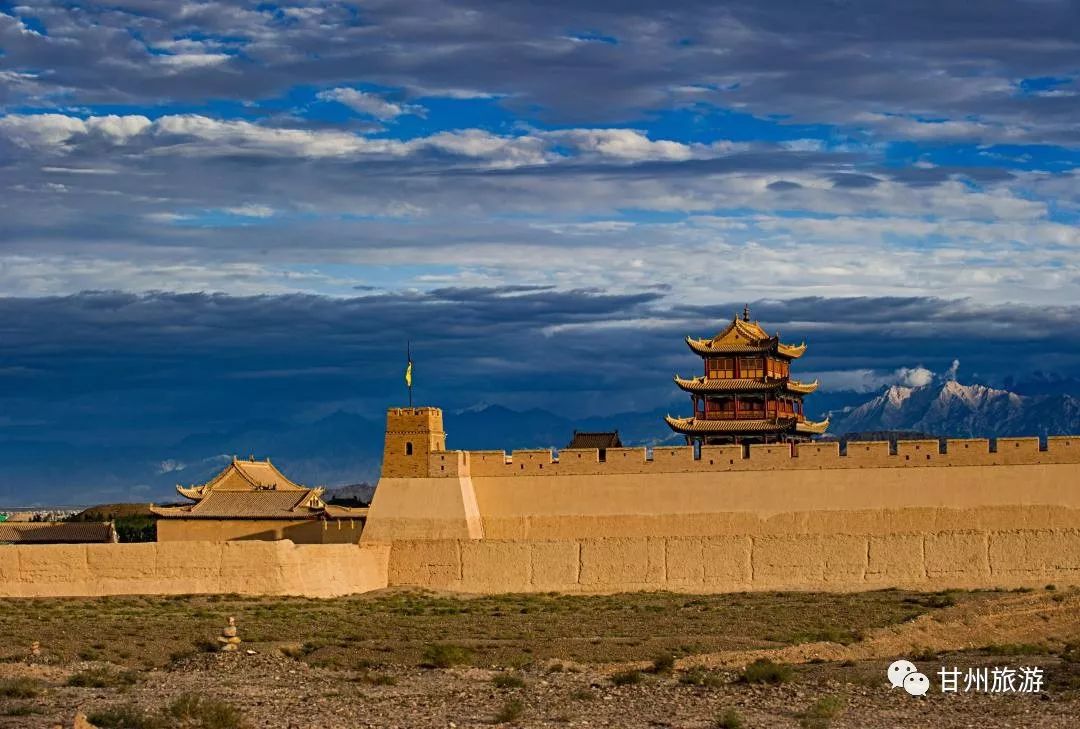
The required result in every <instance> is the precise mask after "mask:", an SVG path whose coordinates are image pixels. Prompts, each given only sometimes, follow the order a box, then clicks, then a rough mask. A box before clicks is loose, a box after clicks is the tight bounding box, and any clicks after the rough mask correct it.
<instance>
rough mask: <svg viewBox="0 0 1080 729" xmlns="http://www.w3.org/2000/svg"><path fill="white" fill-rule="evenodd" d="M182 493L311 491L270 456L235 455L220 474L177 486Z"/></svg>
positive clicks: (193, 496)
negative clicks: (255, 457)
mask: <svg viewBox="0 0 1080 729" xmlns="http://www.w3.org/2000/svg"><path fill="white" fill-rule="evenodd" d="M176 490H177V492H178V493H179V494H180V495H181V496H186V497H187V498H189V499H194V500H196V501H198V500H199V499H202V498H204V497H205V496H206V495H208V494H209V493H210V492H212V491H255V490H271V491H289V492H299V491H308V490H309V489H308V488H307V487H306V486H301V485H300V484H298V483H295V482H293V481H292V480H290V479H289V478H288V477H286V476H285V474H283V473H282V472H281V471H279V470H278V469H277V467H276V466H274V464H273V463H271V462H270V459H269V458H267V459H266V460H265V461H256V460H255V459H254V458H250V459H248V460H242V459H238V458H236V457H235V456H234V457H233V459H232V462H231V463H229V465H227V466H226V467H225V468H224V469H223V470H222V471H221V473H219V474H218V475H216V476H214V477H213V478H212V479H210V480H209V481H207V482H206V483H204V484H201V485H193V486H186V487H185V486H180V485H177V487H176Z"/></svg>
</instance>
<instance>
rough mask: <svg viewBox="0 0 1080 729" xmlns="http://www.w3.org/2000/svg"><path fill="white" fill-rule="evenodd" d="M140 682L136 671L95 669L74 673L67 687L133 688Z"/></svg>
mask: <svg viewBox="0 0 1080 729" xmlns="http://www.w3.org/2000/svg"><path fill="white" fill-rule="evenodd" d="M138 680H139V674H138V673H136V672H135V671H118V670H116V669H115V668H103V667H95V668H87V669H86V670H84V671H79V672H78V673H73V674H72V675H71V677H70V678H68V680H67V685H68V686H80V687H83V688H116V687H119V686H131V685H133V684H134V683H135V682H136V681H138Z"/></svg>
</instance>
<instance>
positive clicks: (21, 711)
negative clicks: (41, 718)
mask: <svg viewBox="0 0 1080 729" xmlns="http://www.w3.org/2000/svg"><path fill="white" fill-rule="evenodd" d="M40 713H41V709H39V708H38V707H36V706H34V705H33V704H11V705H10V706H5V707H4V708H3V709H0V716H31V715H32V714H40Z"/></svg>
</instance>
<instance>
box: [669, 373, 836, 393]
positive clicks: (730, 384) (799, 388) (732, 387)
mask: <svg viewBox="0 0 1080 729" xmlns="http://www.w3.org/2000/svg"><path fill="white" fill-rule="evenodd" d="M675 384H676V385H678V386H679V388H680V389H683V390H685V391H687V392H769V391H772V390H779V389H784V390H786V391H787V392H792V393H796V394H799V395H808V394H809V393H811V392H813V391H814V390H816V389H817V388H818V383H817V380H814V381H813V382H799V381H798V380H787V381H786V382H785V381H783V380H752V379H743V378H738V377H732V378H711V379H710V378H708V377H692V378H690V379H685V378H683V377H679V376H678V375H676V376H675Z"/></svg>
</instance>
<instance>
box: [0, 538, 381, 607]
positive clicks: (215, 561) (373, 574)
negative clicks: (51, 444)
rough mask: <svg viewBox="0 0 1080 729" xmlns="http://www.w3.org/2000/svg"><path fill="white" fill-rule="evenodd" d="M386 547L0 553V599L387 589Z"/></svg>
mask: <svg viewBox="0 0 1080 729" xmlns="http://www.w3.org/2000/svg"><path fill="white" fill-rule="evenodd" d="M389 553H390V548H389V547H388V546H386V545H364V546H357V545H353V544H318V545H315V544H310V545H308V544H305V545H296V544H293V543H292V542H290V541H287V540H286V541H278V542H265V541H241V542H149V543H145V544H41V545H5V546H0V597H4V598H8V597H98V596H104V595H177V594H185V595H186V594H204V593H208V594H221V593H237V594H241V595H302V596H306V597H333V596H336V595H348V594H352V593H357V592H367V591H368V590H375V589H379V588H381V587H385V586H386V575H387V569H388V560H389Z"/></svg>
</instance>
